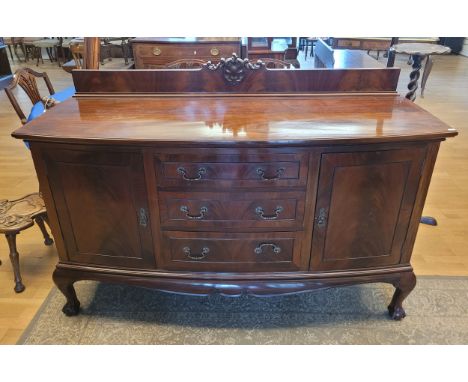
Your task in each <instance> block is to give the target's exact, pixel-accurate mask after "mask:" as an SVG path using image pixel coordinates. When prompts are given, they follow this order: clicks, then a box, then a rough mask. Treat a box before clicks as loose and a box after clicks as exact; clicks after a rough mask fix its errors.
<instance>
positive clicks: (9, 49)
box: [7, 45, 14, 61]
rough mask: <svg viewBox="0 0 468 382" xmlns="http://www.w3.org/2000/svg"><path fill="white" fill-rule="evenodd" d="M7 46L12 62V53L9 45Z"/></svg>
mask: <svg viewBox="0 0 468 382" xmlns="http://www.w3.org/2000/svg"><path fill="white" fill-rule="evenodd" d="M7 46H8V50H9V51H10V56H11V60H12V61H13V60H14V58H13V53H12V51H11V46H10V45H7Z"/></svg>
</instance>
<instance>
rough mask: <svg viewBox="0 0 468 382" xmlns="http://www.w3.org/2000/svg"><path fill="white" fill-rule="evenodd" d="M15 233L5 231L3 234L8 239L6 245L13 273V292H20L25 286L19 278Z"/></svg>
mask: <svg viewBox="0 0 468 382" xmlns="http://www.w3.org/2000/svg"><path fill="white" fill-rule="evenodd" d="M16 235H17V234H16V233H7V234H5V236H6V239H7V241H8V246H9V247H10V260H11V265H13V272H14V274H15V292H16V293H21V292H22V291H24V289H25V287H24V285H23V281H22V280H21V274H20V267H19V253H18V251H17V250H16Z"/></svg>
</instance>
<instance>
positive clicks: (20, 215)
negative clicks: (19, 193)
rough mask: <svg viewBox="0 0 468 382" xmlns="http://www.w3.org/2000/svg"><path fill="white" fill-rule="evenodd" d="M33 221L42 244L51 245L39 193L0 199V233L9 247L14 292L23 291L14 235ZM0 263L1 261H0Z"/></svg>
mask: <svg viewBox="0 0 468 382" xmlns="http://www.w3.org/2000/svg"><path fill="white" fill-rule="evenodd" d="M34 222H36V223H37V225H38V226H39V228H40V230H41V232H42V234H43V235H44V244H45V245H52V244H53V242H54V241H53V240H52V239H51V237H50V236H49V234H48V232H47V230H46V227H45V225H44V222H47V224H48V220H47V213H46V209H45V205H44V200H43V199H42V196H41V195H40V194H39V193H37V192H36V193H34V194H30V195H26V196H24V197H22V198H20V199H16V200H11V201H10V200H6V199H3V200H0V233H3V234H5V236H6V239H7V241H8V246H9V247H10V260H11V264H12V265H13V271H14V273H15V292H16V293H20V292H22V291H24V289H25V287H24V285H23V282H22V280H21V274H20V269H19V254H18V251H17V250H16V235H17V234H19V233H20V232H21V231H23V230H25V229H26V228H29V227H32V226H33V225H34ZM0 264H1V262H0Z"/></svg>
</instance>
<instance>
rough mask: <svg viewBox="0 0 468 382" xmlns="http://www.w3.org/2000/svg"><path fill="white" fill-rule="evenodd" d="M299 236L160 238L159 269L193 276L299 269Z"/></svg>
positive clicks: (187, 235) (191, 235)
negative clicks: (199, 273)
mask: <svg viewBox="0 0 468 382" xmlns="http://www.w3.org/2000/svg"><path fill="white" fill-rule="evenodd" d="M301 238H302V234H301V233H295V232H277V233H264V234H248V233H239V234H236V233H213V232H210V233H198V232H172V231H169V232H168V231H165V232H163V234H162V249H163V250H162V264H161V263H160V262H158V266H159V268H161V269H166V270H190V271H196V272H211V271H216V272H237V271H252V272H263V271H265V272H272V271H294V270H299V269H300V268H301V265H300V264H301V261H300V256H301Z"/></svg>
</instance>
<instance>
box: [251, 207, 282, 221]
mask: <svg viewBox="0 0 468 382" xmlns="http://www.w3.org/2000/svg"><path fill="white" fill-rule="evenodd" d="M282 211H283V207H281V206H277V207H276V208H275V211H274V214H273V215H265V211H264V210H263V208H262V207H257V208H255V213H256V214H257V215H258V216H260V218H261V219H263V220H275V219H278V215H279V214H280V213H281V212H282Z"/></svg>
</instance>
